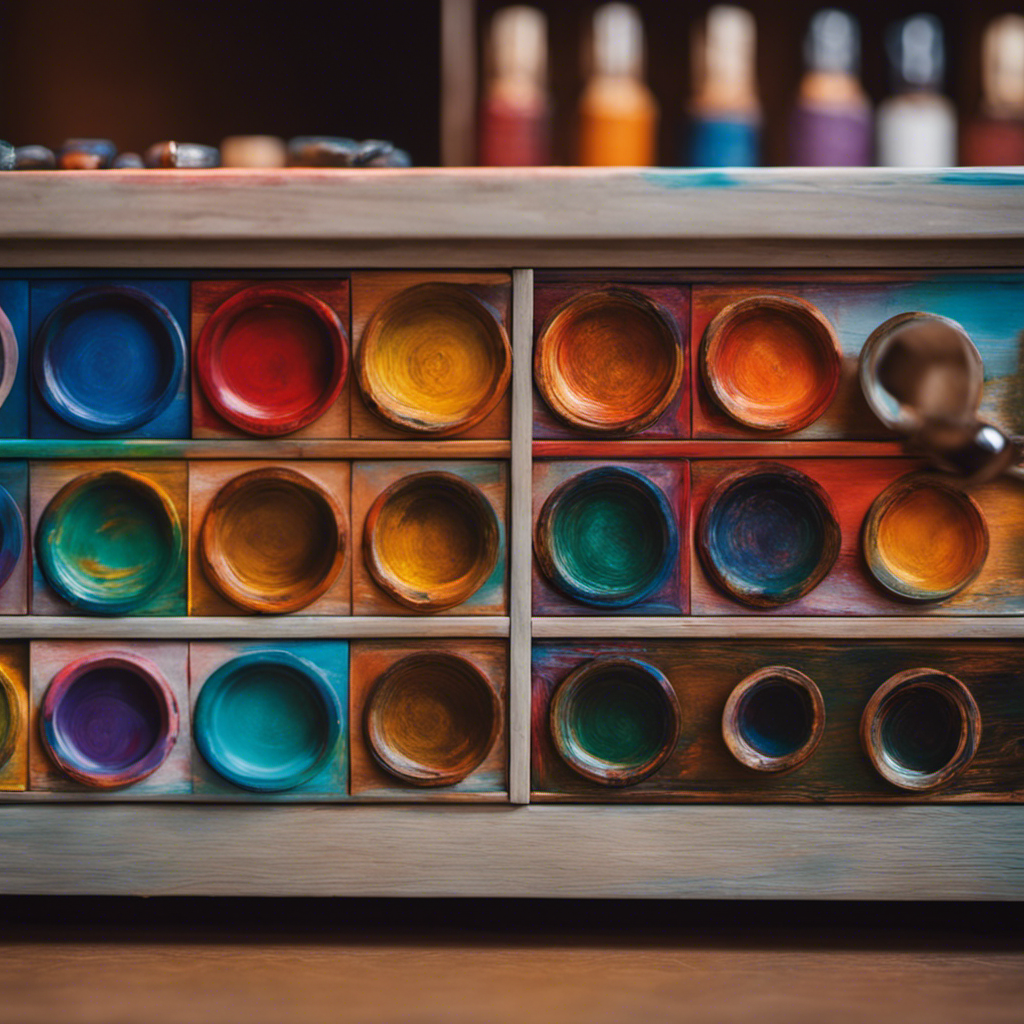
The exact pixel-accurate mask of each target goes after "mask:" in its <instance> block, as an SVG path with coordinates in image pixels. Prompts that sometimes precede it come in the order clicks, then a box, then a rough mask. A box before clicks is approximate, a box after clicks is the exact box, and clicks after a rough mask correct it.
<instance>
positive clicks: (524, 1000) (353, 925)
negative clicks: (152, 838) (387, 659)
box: [0, 898, 1024, 1024]
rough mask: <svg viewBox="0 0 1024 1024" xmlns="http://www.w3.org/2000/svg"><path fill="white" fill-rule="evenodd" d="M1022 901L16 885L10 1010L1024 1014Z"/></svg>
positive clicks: (14, 1013) (72, 1021)
mask: <svg viewBox="0 0 1024 1024" xmlns="http://www.w3.org/2000/svg"><path fill="white" fill-rule="evenodd" d="M1021 916H1022V915H1021V914H1020V910H1019V908H1013V907H1008V906H1003V907H991V906H983V907H980V908H979V907H967V906H963V905H940V906H930V907H921V906H919V905H910V906H898V905H882V906H872V907H864V906H851V905H848V904H832V905H817V906H813V905H808V904H792V903H788V904H777V905H774V906H773V905H770V904H755V905H751V904H731V905H724V906H723V905H711V904H667V903H647V904H638V903H582V904H581V903H570V902H546V903H535V902H523V903H518V904H511V903H506V902H494V903H488V902H485V901H450V902H447V903H445V902H441V901H418V902H405V903H403V902H400V901H383V902H379V903H374V902H372V901H342V900H321V901H312V900H308V901H307V900H300V901H268V902H265V903H264V902H259V901H226V900H216V901H163V900H149V901H142V900H134V901H133V900H114V901H97V900H82V899H76V900H71V901H63V902H62V901H59V900H42V901H40V900H38V899H37V900H25V899H18V898H15V899H11V898H8V899H7V900H5V901H4V904H3V905H2V906H0V1021H2V1022H3V1024H7V1022H11V1024H14V1022H17V1024H34V1022H45V1024H52V1022H55V1021H62V1022H68V1024H77V1022H97V1024H99V1022H102V1024H120V1022H134V1021H139V1022H148V1024H161V1022H164V1021H167V1022H172V1021H173V1022H175V1024H178V1022H181V1021H189V1022H201V1021H247V1022H264V1021H266V1022H274V1024H279V1022H285V1021H316V1022H321V1021H326V1020H332V1021H343V1022H348V1021H353V1022H354V1021H358V1022H361V1024H365V1022H376V1021H380V1022H387V1024H392V1022H399V1024H413V1022H432V1021H437V1022H444V1024H461V1022H469V1021H483V1022H488V1024H490V1022H502V1021H510V1022H534V1021H536V1022H544V1024H550V1022H559V1024H567V1022H575V1021H580V1022H586V1024H603V1022H620V1021H641V1022H643V1024H655V1022H660V1021H682V1022H691V1021H692V1022H709V1024H710V1022H714V1024H720V1022H722V1021H740V1022H745V1021H758V1022H759V1024H766V1022H768V1024H770V1022H773V1021H780V1022H781V1021H785V1022H786V1024H801V1022H804V1021H806V1022H821V1021H828V1022H835V1024H843V1022H846V1021H850V1022H853V1021H871V1022H872V1024H881V1022H887V1021H899V1022H901V1024H916V1022H922V1024H924V1022H928V1024H938V1022H942V1021H957V1022H1007V1024H1008V1022H1019V1021H1022V1020H1024V930H1022V929H1021V927H1020V926H1019V924H1018V921H1019V920H1020V918H1021Z"/></svg>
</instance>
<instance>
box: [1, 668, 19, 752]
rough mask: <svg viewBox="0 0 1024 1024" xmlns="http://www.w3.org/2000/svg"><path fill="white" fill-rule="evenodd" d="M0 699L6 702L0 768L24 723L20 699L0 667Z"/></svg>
mask: <svg viewBox="0 0 1024 1024" xmlns="http://www.w3.org/2000/svg"><path fill="white" fill-rule="evenodd" d="M0 700H2V701H4V702H5V703H6V704H7V734H6V735H5V736H3V737H0V768H3V767H4V765H5V764H7V762H8V761H10V759H11V757H12V755H13V754H14V750H15V747H16V746H17V745H18V737H19V736H20V735H21V730H22V729H23V728H24V726H25V723H24V719H23V715H22V711H21V699H20V697H19V696H18V691H17V690H16V689H15V687H14V683H12V682H11V680H10V679H9V678H8V677H7V673H6V672H5V671H4V670H3V669H2V668H0Z"/></svg>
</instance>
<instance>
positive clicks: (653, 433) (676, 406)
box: [531, 274, 690, 441]
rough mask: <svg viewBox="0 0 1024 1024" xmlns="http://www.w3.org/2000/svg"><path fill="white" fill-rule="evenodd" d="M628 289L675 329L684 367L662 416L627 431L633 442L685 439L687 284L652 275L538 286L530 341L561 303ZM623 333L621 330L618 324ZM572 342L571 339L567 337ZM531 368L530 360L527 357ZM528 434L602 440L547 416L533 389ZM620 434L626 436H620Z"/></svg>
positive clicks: (537, 336) (687, 409)
mask: <svg viewBox="0 0 1024 1024" xmlns="http://www.w3.org/2000/svg"><path fill="white" fill-rule="evenodd" d="M621 288H628V289H629V290H630V291H631V292H633V293H635V294H637V295H640V296H642V297H643V298H644V299H647V300H648V301H650V302H651V303H653V304H654V305H655V306H656V307H657V308H658V309H659V310H660V311H661V312H662V314H663V315H664V316H665V317H666V318H668V320H669V321H670V322H671V323H672V324H673V325H674V327H675V329H676V330H677V331H678V333H679V344H680V347H681V350H682V357H683V368H682V374H681V379H680V383H679V387H678V389H677V390H676V392H675V394H674V395H672V396H671V398H670V399H669V401H668V403H667V405H666V407H665V409H664V412H663V413H662V414H661V415H660V416H659V417H658V418H657V420H656V421H655V422H654V423H652V424H651V425H649V426H647V427H645V428H643V429H641V430H639V431H637V432H636V433H630V435H629V436H630V437H631V438H632V439H633V440H639V439H645V440H655V439H662V438H685V437H689V435H690V379H689V364H690V357H689V332H690V288H689V285H687V284H682V283H678V284H677V283H673V284H663V283H658V280H657V275H653V274H652V275H651V279H649V280H639V281H637V280H631V281H630V282H629V283H628V285H624V284H621V283H619V282H618V281H617V280H616V279H615V278H614V277H611V278H607V279H605V280H603V281H601V282H594V281H587V282H578V281H569V282H558V283H554V282H552V283H542V284H539V285H538V286H537V287H536V289H535V292H534V305H533V338H534V346H535V347H536V346H537V344H538V343H539V341H540V338H541V333H542V331H543V328H544V327H545V324H546V323H547V321H548V318H549V317H550V316H551V315H552V314H553V313H554V312H555V311H556V310H557V309H558V308H559V307H561V306H563V305H564V304H565V303H568V302H572V301H574V300H581V299H585V298H586V297H587V296H594V295H598V294H600V293H602V292H606V291H608V290H609V289H621ZM622 330H623V334H626V333H627V331H626V328H625V326H624V325H622ZM570 340H571V339H570ZM531 364H532V359H531ZM533 436H534V437H535V438H540V439H544V438H551V439H573V438H575V439H584V438H586V439H587V440H589V441H595V440H603V435H601V434H596V433H594V432H590V431H587V430H584V429H581V428H578V427H573V426H570V425H569V424H567V423H566V422H565V421H564V420H563V419H561V418H560V417H558V416H556V415H555V414H554V413H552V411H551V408H550V407H549V405H548V403H547V402H546V401H545V400H544V398H543V397H542V395H541V393H540V391H539V390H538V389H537V388H536V387H535V388H534V390H533ZM623 436H625V435H623Z"/></svg>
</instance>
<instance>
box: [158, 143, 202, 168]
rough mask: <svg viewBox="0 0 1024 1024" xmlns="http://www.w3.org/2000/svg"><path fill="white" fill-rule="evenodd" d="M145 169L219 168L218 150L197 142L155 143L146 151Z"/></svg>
mask: <svg viewBox="0 0 1024 1024" xmlns="http://www.w3.org/2000/svg"><path fill="white" fill-rule="evenodd" d="M144 160H145V163H146V166H147V167H161V168H163V167H179V168H182V167H184V168H189V169H196V168H205V167H220V150H219V149H217V148H216V147H215V146H204V145H201V144H200V143H198V142H156V143H154V144H153V145H152V146H150V147H149V149H147V150H146V153H145V156H144Z"/></svg>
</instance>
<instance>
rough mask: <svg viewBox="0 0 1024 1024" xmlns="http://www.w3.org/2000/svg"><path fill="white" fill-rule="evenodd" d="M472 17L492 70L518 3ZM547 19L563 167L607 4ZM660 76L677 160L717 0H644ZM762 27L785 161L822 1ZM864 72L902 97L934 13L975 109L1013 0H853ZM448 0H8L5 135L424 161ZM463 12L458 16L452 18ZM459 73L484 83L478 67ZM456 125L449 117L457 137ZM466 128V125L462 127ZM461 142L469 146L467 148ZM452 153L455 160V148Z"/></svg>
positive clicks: (762, 83)
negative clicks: (988, 42) (270, 138)
mask: <svg viewBox="0 0 1024 1024" xmlns="http://www.w3.org/2000/svg"><path fill="white" fill-rule="evenodd" d="M445 2H446V3H447V4H448V6H449V9H450V12H451V11H457V10H458V9H460V8H465V9H466V10H468V11H469V12H470V15H471V17H472V19H473V20H475V28H473V27H472V22H469V24H470V26H471V29H470V31H471V33H472V36H471V37H467V38H466V39H464V40H461V41H460V38H459V35H458V33H457V32H456V33H455V34H454V35H453V36H449V45H448V47H447V60H448V61H449V63H451V62H456V63H460V62H463V63H464V62H466V61H469V62H471V63H473V64H477V65H478V63H479V54H480V52H481V46H480V43H481V40H482V38H483V35H484V33H485V31H486V28H487V25H488V23H489V21H490V16H491V14H492V13H493V12H494V10H496V9H497V8H498V7H501V6H504V5H505V4H506V3H507V2H508V0H445ZM535 6H537V7H539V8H541V9H542V10H543V11H545V13H546V14H547V15H548V19H549V30H550V51H551V85H552V92H553V96H554V104H555V127H556V130H555V134H554V140H555V142H554V145H555V154H554V156H555V159H556V161H558V162H570V161H571V160H572V155H573V124H574V118H575V105H576V100H577V97H578V94H579V92H580V89H581V88H582V84H583V78H582V71H581V67H582V61H581V57H580V51H581V43H582V40H583V38H584V37H585V34H586V31H587V27H588V24H589V20H590V18H591V16H592V13H593V10H594V8H595V7H597V6H598V3H597V0H538V2H536V3H535ZM637 6H638V7H639V9H640V11H641V14H642V16H643V19H644V25H645V30H646V36H647V45H648V61H647V75H648V80H649V82H650V84H651V86H652V88H653V90H654V93H655V95H656V97H657V98H658V101H659V103H660V105H661V110H662V117H661V128H660V156H661V161H662V162H663V163H666V164H671V163H672V162H673V158H674V154H675V148H676V139H677V133H678V129H679V120H680V118H681V116H682V111H683V106H684V102H685V99H686V96H687V94H688V92H689V89H690V79H691V76H690V66H689V64H690V55H689V42H688V40H689V35H688V33H689V28H690V25H691V24H692V23H693V22H694V21H695V20H697V19H698V18H700V17H702V16H703V14H704V13H705V12H706V10H707V8H708V7H709V6H710V3H708V2H700V3H687V2H666V0H640V2H639V3H637ZM743 6H745V7H747V8H748V9H749V10H750V11H752V12H753V13H754V15H755V17H756V19H757V31H758V84H759V91H760V94H761V98H762V101H763V103H764V108H765V127H766V135H765V162H766V163H768V164H779V163H784V162H785V119H786V114H787V112H788V110H789V107H790V104H791V103H792V100H793V96H794V94H795V92H796V89H797V85H798V83H799V79H800V76H801V74H802V72H803V61H802V58H801V46H802V40H803V35H804V32H805V30H806V28H807V24H808V21H809V20H810V17H811V15H812V14H813V13H814V12H815V11H816V10H818V9H820V8H821V7H823V6H825V3H823V2H822V0H787V2H785V3H781V2H779V0H748V2H746V3H744V4H743ZM838 6H841V7H845V8H846V9H847V10H849V11H850V12H851V13H853V14H854V15H855V16H856V17H857V18H858V20H859V21H860V25H861V30H862V36H863V47H862V50H863V73H862V77H863V81H864V83H865V86H866V87H867V90H868V92H869V93H870V95H871V97H872V99H873V100H874V101H875V102H876V103H877V102H878V101H879V100H881V99H882V98H884V97H885V96H886V95H887V93H888V91H889V82H888V80H887V74H886V68H885V60H884V55H883V52H882V36H883V30H884V28H885V26H886V25H887V24H889V23H890V22H891V21H893V20H895V19H897V18H899V17H902V16H904V15H908V14H912V13H916V12H919V11H930V12H932V13H934V14H936V15H938V16H939V17H940V18H941V19H942V22H943V25H944V28H945V38H946V44H947V64H948V67H947V76H946V92H947V93H948V94H949V95H950V96H951V97H952V98H953V100H954V101H955V102H956V104H957V107H958V108H959V112H960V116H961V119H963V118H966V117H968V116H970V115H971V114H972V113H973V112H974V111H975V109H976V108H977V104H978V98H979V60H980V39H981V32H982V29H983V27H984V26H985V24H986V23H987V22H989V21H990V20H991V19H992V18H994V17H996V16H997V15H999V14H1003V13H1006V12H1010V11H1020V10H1021V7H1020V5H1019V4H1016V5H1015V4H1013V3H1007V2H1005V0H973V2H970V3H960V2H955V0H928V2H920V0H890V2H887V3H885V4H880V3H877V2H875V0H855V2H847V3H840V4H838ZM441 8H442V0H406V2H404V3H396V2H388V0H376V2H368V0H348V2H346V0H339V2H336V3H332V4H327V3H321V2H313V0H291V2H288V3H283V2H268V0H249V2H242V0H206V2H202V0H175V2H168V0H159V2H156V0H149V2H147V0H88V2H81V0H77V2H76V0H0V41H2V42H3V46H4V50H3V55H2V59H0V96H2V97H3V99H2V101H0V129H2V130H0V137H4V138H8V139H9V140H10V141H12V142H14V143H15V144H19V145H20V144H25V143H29V142H39V143H43V144H45V145H49V146H56V145H58V144H59V143H60V142H61V141H62V140H63V139H64V138H66V137H68V136H73V135H78V136H101V137H110V138H113V139H114V141H115V142H117V144H118V146H119V147H120V148H121V149H122V150H125V149H130V150H137V151H138V150H142V149H143V148H145V147H146V146H147V145H148V144H150V143H152V142H154V141H157V140H159V139H171V138H175V139H179V140H188V141H195V142H207V143H211V144H214V145H216V144H217V143H218V142H219V141H220V140H221V139H222V138H223V137H224V136H225V135H233V134H247V133H269V134H275V135H280V136H283V137H285V138H288V137H291V136H294V135H299V134H306V133H313V134H338V135H349V136H353V137H356V138H368V137H383V138H389V139H392V140H393V141H395V142H396V143H398V144H399V145H401V146H404V147H405V148H407V149H408V150H409V151H410V152H411V154H412V157H413V160H414V162H415V163H417V164H421V165H424V164H425V165H430V164H437V163H438V162H439V161H440V159H441V153H442V145H441V137H442V131H443V128H442V118H441V113H440V111H441V101H442V97H441V82H442V52H441ZM457 17H458V15H457V14H456V18H457ZM470 71H471V73H470V74H469V75H468V76H466V75H461V74H459V73H458V69H456V73H455V74H453V75H452V76H451V77H450V79H449V80H450V81H456V82H460V83H467V82H468V85H464V84H463V85H459V86H458V88H460V89H466V88H468V89H475V88H476V85H475V83H476V82H478V81H479V74H478V71H479V68H478V67H474V68H472V69H470ZM458 130H460V129H459V128H458V127H457V126H454V125H451V124H449V125H448V127H447V131H448V132H449V133H451V132H453V131H458ZM461 130H465V129H461ZM455 149H457V147H455ZM447 151H448V152H449V153H450V152H453V151H454V150H453V149H452V147H451V146H449V147H448V149H447Z"/></svg>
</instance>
